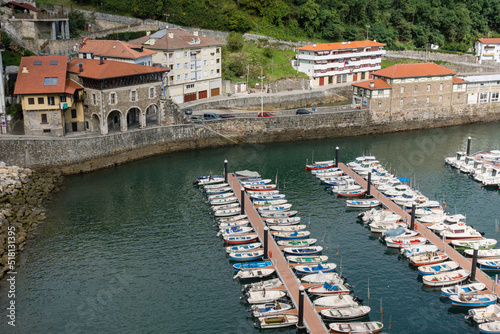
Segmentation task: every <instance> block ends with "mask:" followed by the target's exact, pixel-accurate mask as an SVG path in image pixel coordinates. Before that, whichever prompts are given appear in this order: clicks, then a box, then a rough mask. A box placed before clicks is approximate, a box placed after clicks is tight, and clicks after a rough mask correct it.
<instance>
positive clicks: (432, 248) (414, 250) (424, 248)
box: [400, 245, 439, 258]
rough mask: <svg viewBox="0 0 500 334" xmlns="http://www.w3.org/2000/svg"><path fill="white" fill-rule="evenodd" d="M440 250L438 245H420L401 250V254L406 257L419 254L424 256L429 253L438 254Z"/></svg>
mask: <svg viewBox="0 0 500 334" xmlns="http://www.w3.org/2000/svg"><path fill="white" fill-rule="evenodd" d="M437 251H439V248H438V247H437V246H436V245H418V246H408V247H403V248H401V250H400V252H401V254H403V256H404V257H407V258H409V257H412V256H415V255H419V254H424V253H427V252H437Z"/></svg>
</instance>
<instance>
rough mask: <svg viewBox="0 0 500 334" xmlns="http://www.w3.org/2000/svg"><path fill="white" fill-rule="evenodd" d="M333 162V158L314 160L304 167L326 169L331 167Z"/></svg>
mask: <svg viewBox="0 0 500 334" xmlns="http://www.w3.org/2000/svg"><path fill="white" fill-rule="evenodd" d="M334 164H335V163H334V161H333V160H326V161H314V162H313V164H312V165H306V169H308V170H316V169H327V168H332V167H333V166H334Z"/></svg>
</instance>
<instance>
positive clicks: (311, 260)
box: [286, 255, 328, 265]
mask: <svg viewBox="0 0 500 334" xmlns="http://www.w3.org/2000/svg"><path fill="white" fill-rule="evenodd" d="M286 259H287V261H288V262H290V263H298V264H307V265H314V264H318V263H326V262H327V261H328V255H311V256H296V255H289V256H287V257H286Z"/></svg>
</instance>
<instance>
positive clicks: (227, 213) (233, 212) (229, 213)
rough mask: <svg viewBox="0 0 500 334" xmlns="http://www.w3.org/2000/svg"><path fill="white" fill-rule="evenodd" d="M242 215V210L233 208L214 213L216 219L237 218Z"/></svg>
mask: <svg viewBox="0 0 500 334" xmlns="http://www.w3.org/2000/svg"><path fill="white" fill-rule="evenodd" d="M240 213H241V208H233V209H227V210H217V211H214V215H215V217H229V216H236V215H239V214H240Z"/></svg>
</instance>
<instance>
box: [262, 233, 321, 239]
mask: <svg viewBox="0 0 500 334" xmlns="http://www.w3.org/2000/svg"><path fill="white" fill-rule="evenodd" d="M271 235H272V236H273V237H274V238H275V239H276V240H296V239H307V238H309V236H310V235H311V231H293V232H271Z"/></svg>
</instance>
